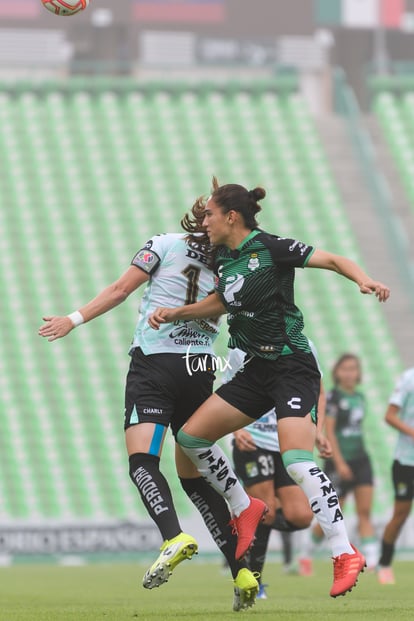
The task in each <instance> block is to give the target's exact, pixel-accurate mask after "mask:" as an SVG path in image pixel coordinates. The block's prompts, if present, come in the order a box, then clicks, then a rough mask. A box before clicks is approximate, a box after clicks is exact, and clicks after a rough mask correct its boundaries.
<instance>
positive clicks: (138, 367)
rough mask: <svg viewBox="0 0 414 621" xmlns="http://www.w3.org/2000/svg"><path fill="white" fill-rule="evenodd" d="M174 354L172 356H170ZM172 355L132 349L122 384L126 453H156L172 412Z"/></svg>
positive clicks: (173, 396)
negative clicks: (151, 354) (151, 353)
mask: <svg viewBox="0 0 414 621" xmlns="http://www.w3.org/2000/svg"><path fill="white" fill-rule="evenodd" d="M174 358H175V357H174ZM171 364H172V359H171V358H170V357H169V356H166V355H162V354H159V355H153V356H145V355H144V354H143V352H142V351H141V350H135V351H134V353H133V355H132V359H131V364H130V368H129V371H128V375H127V379H126V386H125V415H124V416H125V418H124V429H125V441H126V445H127V451H128V454H129V455H132V454H133V453H151V454H153V455H160V454H161V450H162V446H163V442H164V438H165V433H166V430H167V428H168V426H169V424H170V421H171V417H172V415H173V412H174V399H175V384H174V379H173V377H172V376H171V372H170V366H171Z"/></svg>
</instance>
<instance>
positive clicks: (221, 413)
mask: <svg viewBox="0 0 414 621" xmlns="http://www.w3.org/2000/svg"><path fill="white" fill-rule="evenodd" d="M252 421H253V419H252V418H249V417H248V416H246V415H245V414H243V413H242V412H241V411H240V410H238V409H237V408H235V407H233V406H232V405H230V404H229V403H227V402H226V401H224V399H222V398H221V397H219V396H218V395H217V394H214V395H211V397H209V398H208V399H207V401H205V402H204V403H203V404H202V405H201V406H200V407H199V408H198V409H197V410H196V411H195V412H194V414H193V415H192V416H191V417H190V418H189V420H188V421H187V422H186V423H185V424H184V425H183V428H182V429H183V431H184V432H185V433H187V434H189V435H191V436H195V437H197V438H203V439H205V440H211V441H212V442H215V441H216V440H218V439H219V438H221V437H223V436H225V435H227V434H229V433H233V431H236V430H237V429H241V428H242V427H245V426H246V425H249V424H250V423H251V422H252Z"/></svg>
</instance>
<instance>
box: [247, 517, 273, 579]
mask: <svg viewBox="0 0 414 621" xmlns="http://www.w3.org/2000/svg"><path fill="white" fill-rule="evenodd" d="M270 531H271V527H270V526H267V524H259V526H258V527H257V530H256V540H255V542H254V546H253V547H252V549H251V550H250V555H249V567H250V569H251V571H253V572H256V571H257V572H258V573H259V574H260V579H259V582H261V576H262V572H263V566H264V564H265V560H266V552H267V544H268V543H269V537H270Z"/></svg>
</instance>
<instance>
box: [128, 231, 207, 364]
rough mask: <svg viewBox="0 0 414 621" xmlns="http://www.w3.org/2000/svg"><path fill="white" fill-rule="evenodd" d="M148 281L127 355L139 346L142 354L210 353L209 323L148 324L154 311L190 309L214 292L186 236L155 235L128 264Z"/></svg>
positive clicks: (198, 251) (201, 256) (198, 250)
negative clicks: (145, 275)
mask: <svg viewBox="0 0 414 621" xmlns="http://www.w3.org/2000/svg"><path fill="white" fill-rule="evenodd" d="M131 265H135V266H136V267H138V268H139V269H141V270H143V271H144V272H145V273H147V274H148V275H149V277H150V280H149V282H148V285H147V287H146V289H145V292H144V295H143V298H142V301H141V306H140V310H139V318H138V324H137V327H136V329H135V334H134V339H133V342H132V346H131V350H132V349H134V348H135V347H140V348H141V349H142V351H143V352H144V354H145V355H149V354H159V353H181V352H182V353H183V354H185V353H188V354H189V355H191V354H197V353H211V354H213V349H212V344H213V342H214V339H215V338H216V336H217V335H218V330H219V326H218V322H217V321H216V320H214V319H199V320H195V321H177V322H175V323H167V324H162V325H161V326H160V329H159V330H153V329H152V328H151V327H150V326H149V325H148V317H149V315H150V314H151V313H152V312H153V311H154V310H155V309H156V308H157V306H165V307H168V308H174V307H176V306H183V305H184V304H193V303H194V302H198V301H199V300H202V299H203V298H205V297H206V296H207V295H208V294H209V293H211V292H212V291H213V290H214V275H213V272H212V271H211V270H210V269H209V268H208V267H207V256H206V254H205V251H204V250H203V248H202V246H201V245H200V244H197V243H192V242H189V241H186V234H185V233H184V234H181V233H167V234H164V235H155V236H154V237H152V238H151V239H150V240H149V241H148V242H147V243H146V244H145V246H144V247H143V248H142V249H141V250H140V251H139V252H137V254H136V255H135V257H134V258H133V259H132V261H131Z"/></svg>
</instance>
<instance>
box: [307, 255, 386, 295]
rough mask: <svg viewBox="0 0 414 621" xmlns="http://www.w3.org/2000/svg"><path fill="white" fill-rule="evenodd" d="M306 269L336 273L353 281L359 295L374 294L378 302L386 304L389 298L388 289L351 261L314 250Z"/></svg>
mask: <svg viewBox="0 0 414 621" xmlns="http://www.w3.org/2000/svg"><path fill="white" fill-rule="evenodd" d="M306 267H317V268H320V269H325V270H332V271H333V272H337V273H338V274H341V275H342V276H345V278H349V280H353V281H354V282H355V283H356V284H357V285H358V287H359V290H360V292H361V293H364V294H372V293H375V295H376V297H377V298H378V300H379V302H386V300H388V298H389V296H390V290H389V288H388V287H387V286H386V285H384V284H383V283H382V282H379V281H377V280H373V279H372V278H370V277H369V276H368V275H367V274H366V273H365V272H364V270H363V269H361V268H360V267H359V265H357V264H356V263H355V262H354V261H351V259H347V258H346V257H341V256H339V255H337V254H332V253H331V252H326V251H325V250H315V252H314V253H313V255H312V256H311V258H310V259H309V261H308V263H307V265H306Z"/></svg>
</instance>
